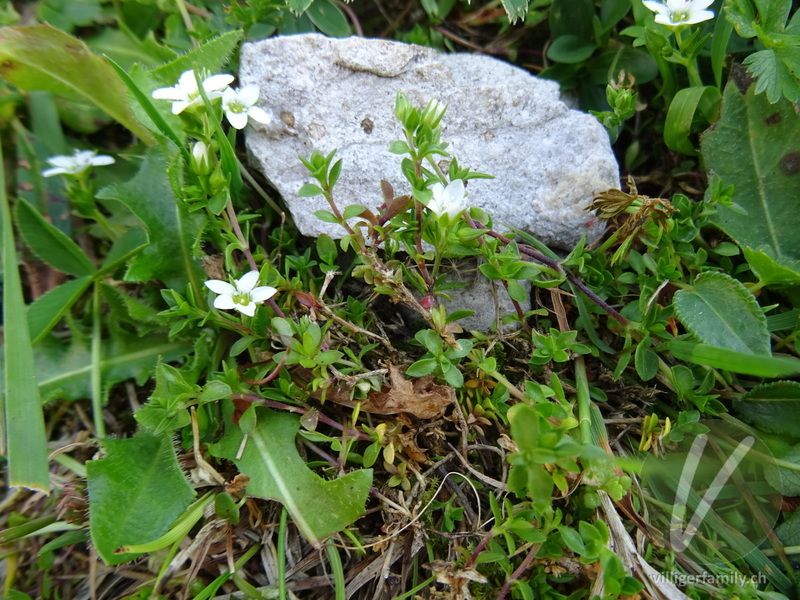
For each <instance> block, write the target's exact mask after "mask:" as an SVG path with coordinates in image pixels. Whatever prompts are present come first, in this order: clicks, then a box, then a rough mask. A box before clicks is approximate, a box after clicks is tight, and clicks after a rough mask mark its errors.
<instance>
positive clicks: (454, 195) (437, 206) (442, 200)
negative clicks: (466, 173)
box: [428, 179, 467, 222]
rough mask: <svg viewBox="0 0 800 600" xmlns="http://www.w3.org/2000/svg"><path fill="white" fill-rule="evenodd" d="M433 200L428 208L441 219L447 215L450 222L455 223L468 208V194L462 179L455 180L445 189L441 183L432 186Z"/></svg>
mask: <svg viewBox="0 0 800 600" xmlns="http://www.w3.org/2000/svg"><path fill="white" fill-rule="evenodd" d="M431 191H432V192H433V198H431V200H430V201H429V202H428V208H429V209H430V210H432V211H433V212H435V213H436V214H437V215H438V216H439V217H444V216H445V215H447V219H448V221H450V222H455V221H456V220H457V219H458V218H459V217H460V216H461V213H462V212H464V211H465V210H466V208H467V202H466V197H467V192H466V190H465V189H464V182H463V181H462V180H461V179H453V181H451V182H450V183H448V184H447V187H444V186H443V185H442V184H441V183H434V184H433V185H432V186H431Z"/></svg>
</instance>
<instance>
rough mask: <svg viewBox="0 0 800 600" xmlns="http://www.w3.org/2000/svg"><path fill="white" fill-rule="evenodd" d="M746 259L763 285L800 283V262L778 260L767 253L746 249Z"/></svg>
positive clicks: (786, 259)
mask: <svg viewBox="0 0 800 600" xmlns="http://www.w3.org/2000/svg"><path fill="white" fill-rule="evenodd" d="M744 257H745V259H747V264H749V265H750V268H751V269H752V270H753V273H755V274H756V276H757V277H758V280H759V282H760V283H761V284H762V285H775V284H781V283H788V284H796V283H800V260H791V259H789V258H786V257H781V258H779V259H777V260H776V259H774V258H772V257H771V256H770V255H769V254H767V253H766V252H761V251H759V250H753V249H752V248H745V249H744Z"/></svg>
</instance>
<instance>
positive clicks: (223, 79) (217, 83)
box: [203, 73, 233, 92]
mask: <svg viewBox="0 0 800 600" xmlns="http://www.w3.org/2000/svg"><path fill="white" fill-rule="evenodd" d="M232 81H233V75H228V74H227V73H223V74H221V75H212V76H211V77H208V78H207V79H205V80H203V89H204V90H205V91H206V92H218V91H222V90H224V89H225V88H226V87H228V85H229V84H230V83H231V82H232Z"/></svg>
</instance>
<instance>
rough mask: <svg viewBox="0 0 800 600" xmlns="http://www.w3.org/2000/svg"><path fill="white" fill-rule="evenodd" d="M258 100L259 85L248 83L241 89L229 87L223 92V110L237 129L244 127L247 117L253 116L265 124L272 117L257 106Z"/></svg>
mask: <svg viewBox="0 0 800 600" xmlns="http://www.w3.org/2000/svg"><path fill="white" fill-rule="evenodd" d="M256 102H258V86H256V85H246V86H245V87H243V88H242V89H240V90H235V89H233V88H228V89H227V90H225V91H224V92H223V93H222V110H224V111H225V116H226V117H227V119H228V123H230V124H231V127H234V128H235V129H244V127H245V125H247V119H248V118H251V119H253V120H254V121H258V122H259V123H264V124H265V125H266V124H267V123H269V122H270V121H271V120H272V119H270V116H269V115H268V114H267V113H266V112H264V111H263V110H262V109H260V108H259V107H257V106H256Z"/></svg>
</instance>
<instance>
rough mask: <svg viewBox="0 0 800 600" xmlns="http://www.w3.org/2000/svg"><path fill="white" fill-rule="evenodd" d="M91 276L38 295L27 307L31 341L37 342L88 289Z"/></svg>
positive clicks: (91, 279)
mask: <svg viewBox="0 0 800 600" xmlns="http://www.w3.org/2000/svg"><path fill="white" fill-rule="evenodd" d="M92 281H93V278H92V277H89V276H87V277H81V278H79V279H73V280H72V281H68V282H66V283H63V284H61V285H60V286H58V287H57V288H54V289H52V290H50V291H49V292H47V293H46V294H44V295H42V296H39V297H38V298H37V299H36V300H35V301H34V302H33V304H31V305H30V306H29V307H28V327H29V328H30V332H31V340H32V343H34V344H35V343H37V342H38V341H39V340H41V339H42V338H43V337H44V336H45V335H47V334H48V333H49V332H50V330H51V329H53V327H55V326H56V324H57V323H58V322H59V321H60V320H61V317H63V316H64V315H65V314H66V313H67V311H68V310H69V309H70V308H71V307H72V305H73V304H75V302H77V301H78V299H79V298H80V297H81V296H82V295H83V293H84V292H85V291H86V290H87V289H89V286H90V285H91V284H92Z"/></svg>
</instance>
